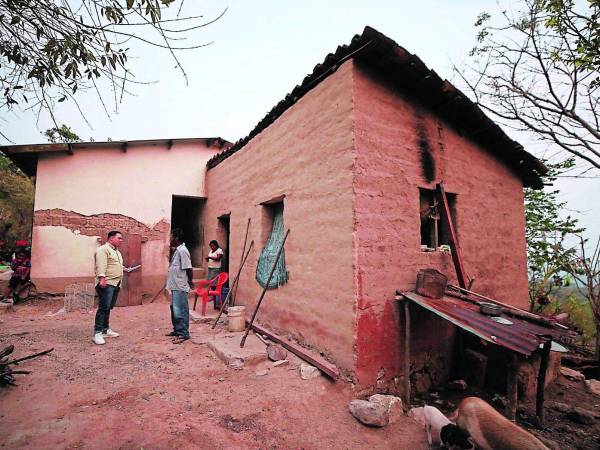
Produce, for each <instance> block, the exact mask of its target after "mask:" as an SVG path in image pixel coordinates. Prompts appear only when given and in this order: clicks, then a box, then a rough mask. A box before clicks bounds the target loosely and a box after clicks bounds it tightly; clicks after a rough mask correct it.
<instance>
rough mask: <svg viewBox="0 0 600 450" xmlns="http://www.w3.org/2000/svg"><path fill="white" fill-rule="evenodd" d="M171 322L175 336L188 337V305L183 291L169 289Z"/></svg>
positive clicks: (186, 295)
mask: <svg viewBox="0 0 600 450" xmlns="http://www.w3.org/2000/svg"><path fill="white" fill-rule="evenodd" d="M171 323H172V324H173V331H174V332H175V334H176V335H177V336H179V337H184V338H188V337H190V331H189V329H190V306H189V303H188V293H187V292H185V291H178V290H172V291H171Z"/></svg>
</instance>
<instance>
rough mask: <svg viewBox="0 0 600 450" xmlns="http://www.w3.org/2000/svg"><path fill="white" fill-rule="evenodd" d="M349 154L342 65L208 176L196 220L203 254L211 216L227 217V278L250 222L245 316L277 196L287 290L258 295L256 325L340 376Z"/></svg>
mask: <svg viewBox="0 0 600 450" xmlns="http://www.w3.org/2000/svg"><path fill="white" fill-rule="evenodd" d="M352 146H353V143H352V64H350V63H346V64H344V65H343V66H342V67H340V69H339V70H338V71H337V72H336V73H335V74H333V75H332V76H330V77H329V78H327V79H326V80H325V81H323V82H322V83H320V84H319V85H318V86H316V87H315V88H314V89H313V90H311V91H310V92H309V93H307V94H306V95H305V96H304V97H303V98H301V99H300V100H299V101H298V102H297V103H296V104H295V105H294V106H292V107H291V108H290V109H288V110H287V111H286V112H285V113H284V114H283V115H282V116H281V117H279V118H278V119H277V120H276V121H275V123H273V124H272V125H271V126H269V127H268V128H267V129H266V130H264V131H263V132H261V133H260V134H259V135H258V136H256V137H254V138H253V139H252V140H251V141H250V142H249V143H248V144H247V145H246V146H245V147H244V148H243V149H242V150H240V151H238V152H237V153H235V154H234V155H232V156H230V157H229V158H228V159H226V160H225V161H223V162H222V163H221V164H219V165H218V166H216V167H215V168H212V169H210V170H209V171H208V173H207V192H208V200H207V203H206V208H205V214H204V218H205V230H206V231H205V239H206V241H207V242H206V244H205V248H208V245H207V244H208V241H209V240H210V239H215V238H220V237H221V236H222V233H221V231H220V230H219V228H218V223H217V217H219V216H221V215H223V214H226V213H231V216H230V220H231V225H230V227H231V237H230V249H229V250H230V274H231V276H232V278H233V277H234V276H235V273H237V270H238V267H239V263H240V259H241V251H242V246H243V242H244V234H245V230H246V224H247V220H248V218H251V225H250V231H249V237H248V243H249V242H250V241H251V240H254V248H253V250H252V252H251V254H250V256H249V258H248V261H247V262H246V265H245V266H244V271H243V274H242V276H241V280H240V284H239V290H238V296H237V301H236V304H243V305H247V306H248V307H249V308H248V311H247V316H248V317H250V315H251V314H252V311H253V309H254V304H255V302H256V300H257V299H258V296H259V295H260V292H261V289H262V288H261V287H260V285H259V284H258V283H257V281H256V280H255V274H256V265H257V260H258V257H259V255H260V251H261V250H262V247H263V244H264V242H265V241H266V238H267V236H268V232H269V231H270V230H268V229H266V227H263V209H264V207H263V206H261V205H260V203H261V202H265V201H268V200H270V199H273V198H275V197H277V196H280V195H285V199H284V224H285V227H286V228H289V229H290V230H291V231H290V235H289V238H288V240H287V242H286V245H285V251H286V253H285V258H286V265H287V269H288V270H289V282H288V283H287V284H285V285H283V286H281V287H279V288H278V289H275V290H269V291H268V292H267V294H266V296H265V298H264V301H263V303H262V305H261V309H260V312H259V314H258V317H257V320H258V322H259V323H262V324H264V325H265V326H267V327H268V328H269V329H272V330H274V331H279V332H282V333H283V334H288V333H289V334H292V335H294V336H295V337H296V338H297V339H299V340H300V341H301V342H303V343H304V344H307V345H309V346H314V347H316V348H318V350H319V351H322V352H324V353H325V354H326V355H327V356H328V357H330V358H331V359H332V360H333V361H335V362H336V363H337V364H338V365H339V366H340V368H342V369H345V370H347V371H353V368H354V356H353V355H354V351H353V344H354V336H353V327H354V303H355V297H354V283H353V268H352V264H353V261H352V258H353V254H352V245H353V244H352V230H353V225H354V224H353V217H352V171H351V168H352V164H353V150H352ZM263 228H264V229H263Z"/></svg>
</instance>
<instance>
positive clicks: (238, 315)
mask: <svg viewBox="0 0 600 450" xmlns="http://www.w3.org/2000/svg"><path fill="white" fill-rule="evenodd" d="M227 328H228V329H229V331H231V332H233V333H235V332H238V331H244V330H245V329H246V307H245V306H230V307H229V308H227Z"/></svg>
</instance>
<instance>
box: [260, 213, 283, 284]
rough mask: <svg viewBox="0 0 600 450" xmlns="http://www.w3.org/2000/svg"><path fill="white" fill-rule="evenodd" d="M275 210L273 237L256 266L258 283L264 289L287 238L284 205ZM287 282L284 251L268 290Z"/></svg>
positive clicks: (270, 238)
mask: <svg viewBox="0 0 600 450" xmlns="http://www.w3.org/2000/svg"><path fill="white" fill-rule="evenodd" d="M273 209H274V211H273V212H274V214H273V227H272V228H271V235H270V236H269V239H268V240H267V243H266V244H265V248H263V249H262V251H261V252H260V257H259V258H258V264H257V266H256V281H258V283H259V284H260V285H261V286H262V287H265V286H266V284H267V280H268V278H269V274H270V273H271V269H272V268H273V262H274V261H275V258H276V257H277V252H278V251H279V248H280V247H281V243H282V242H283V238H284V237H285V231H284V227H283V203H281V204H279V205H276V206H274V207H273ZM287 281H288V272H287V270H286V268H285V250H282V251H281V255H280V256H279V260H278V261H277V266H276V267H275V272H273V276H272V277H271V282H270V283H269V286H268V287H267V289H275V288H277V287H279V286H281V285H282V284H285V283H287Z"/></svg>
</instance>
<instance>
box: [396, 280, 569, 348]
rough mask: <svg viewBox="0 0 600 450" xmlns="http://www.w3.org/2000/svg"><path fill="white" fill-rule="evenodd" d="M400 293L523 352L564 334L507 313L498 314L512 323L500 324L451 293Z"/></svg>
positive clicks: (471, 330)
mask: <svg viewBox="0 0 600 450" xmlns="http://www.w3.org/2000/svg"><path fill="white" fill-rule="evenodd" d="M402 295H403V296H404V297H406V298H407V299H409V300H410V301H412V302H414V303H416V304H418V305H419V306H422V307H423V308H425V309H427V310H429V311H431V312H433V313H434V314H437V315H438V316H440V317H442V318H444V319H446V320H448V321H450V322H452V323H453V324H454V325H456V326H457V327H460V328H462V329H463V330H466V331H469V332H470V333H473V334H474V335H476V336H478V337H480V338H481V339H483V340H485V341H488V342H491V343H492V344H496V345H501V346H502V347H505V348H507V349H509V350H512V351H515V352H517V353H521V354H522V355H526V356H529V355H531V354H532V353H533V352H535V351H536V350H537V349H538V347H539V346H540V344H542V343H544V342H545V341H547V340H548V339H549V338H556V339H558V338H559V337H561V336H562V335H564V332H562V331H561V330H559V329H557V328H549V327H544V326H542V325H536V324H534V323H531V322H528V321H525V320H521V319H517V318H516V317H512V316H508V315H506V314H501V316H500V317H503V318H505V319H508V320H510V321H511V322H512V325H503V324H501V323H498V322H496V321H494V320H492V319H491V318H490V317H489V316H486V315H484V314H481V313H480V312H479V307H478V306H477V305H474V304H472V303H469V302H466V301H464V300H459V299H456V298H453V297H448V296H444V297H442V298H440V299H433V298H428V297H424V296H422V295H419V294H417V293H416V292H403V293H402Z"/></svg>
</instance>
